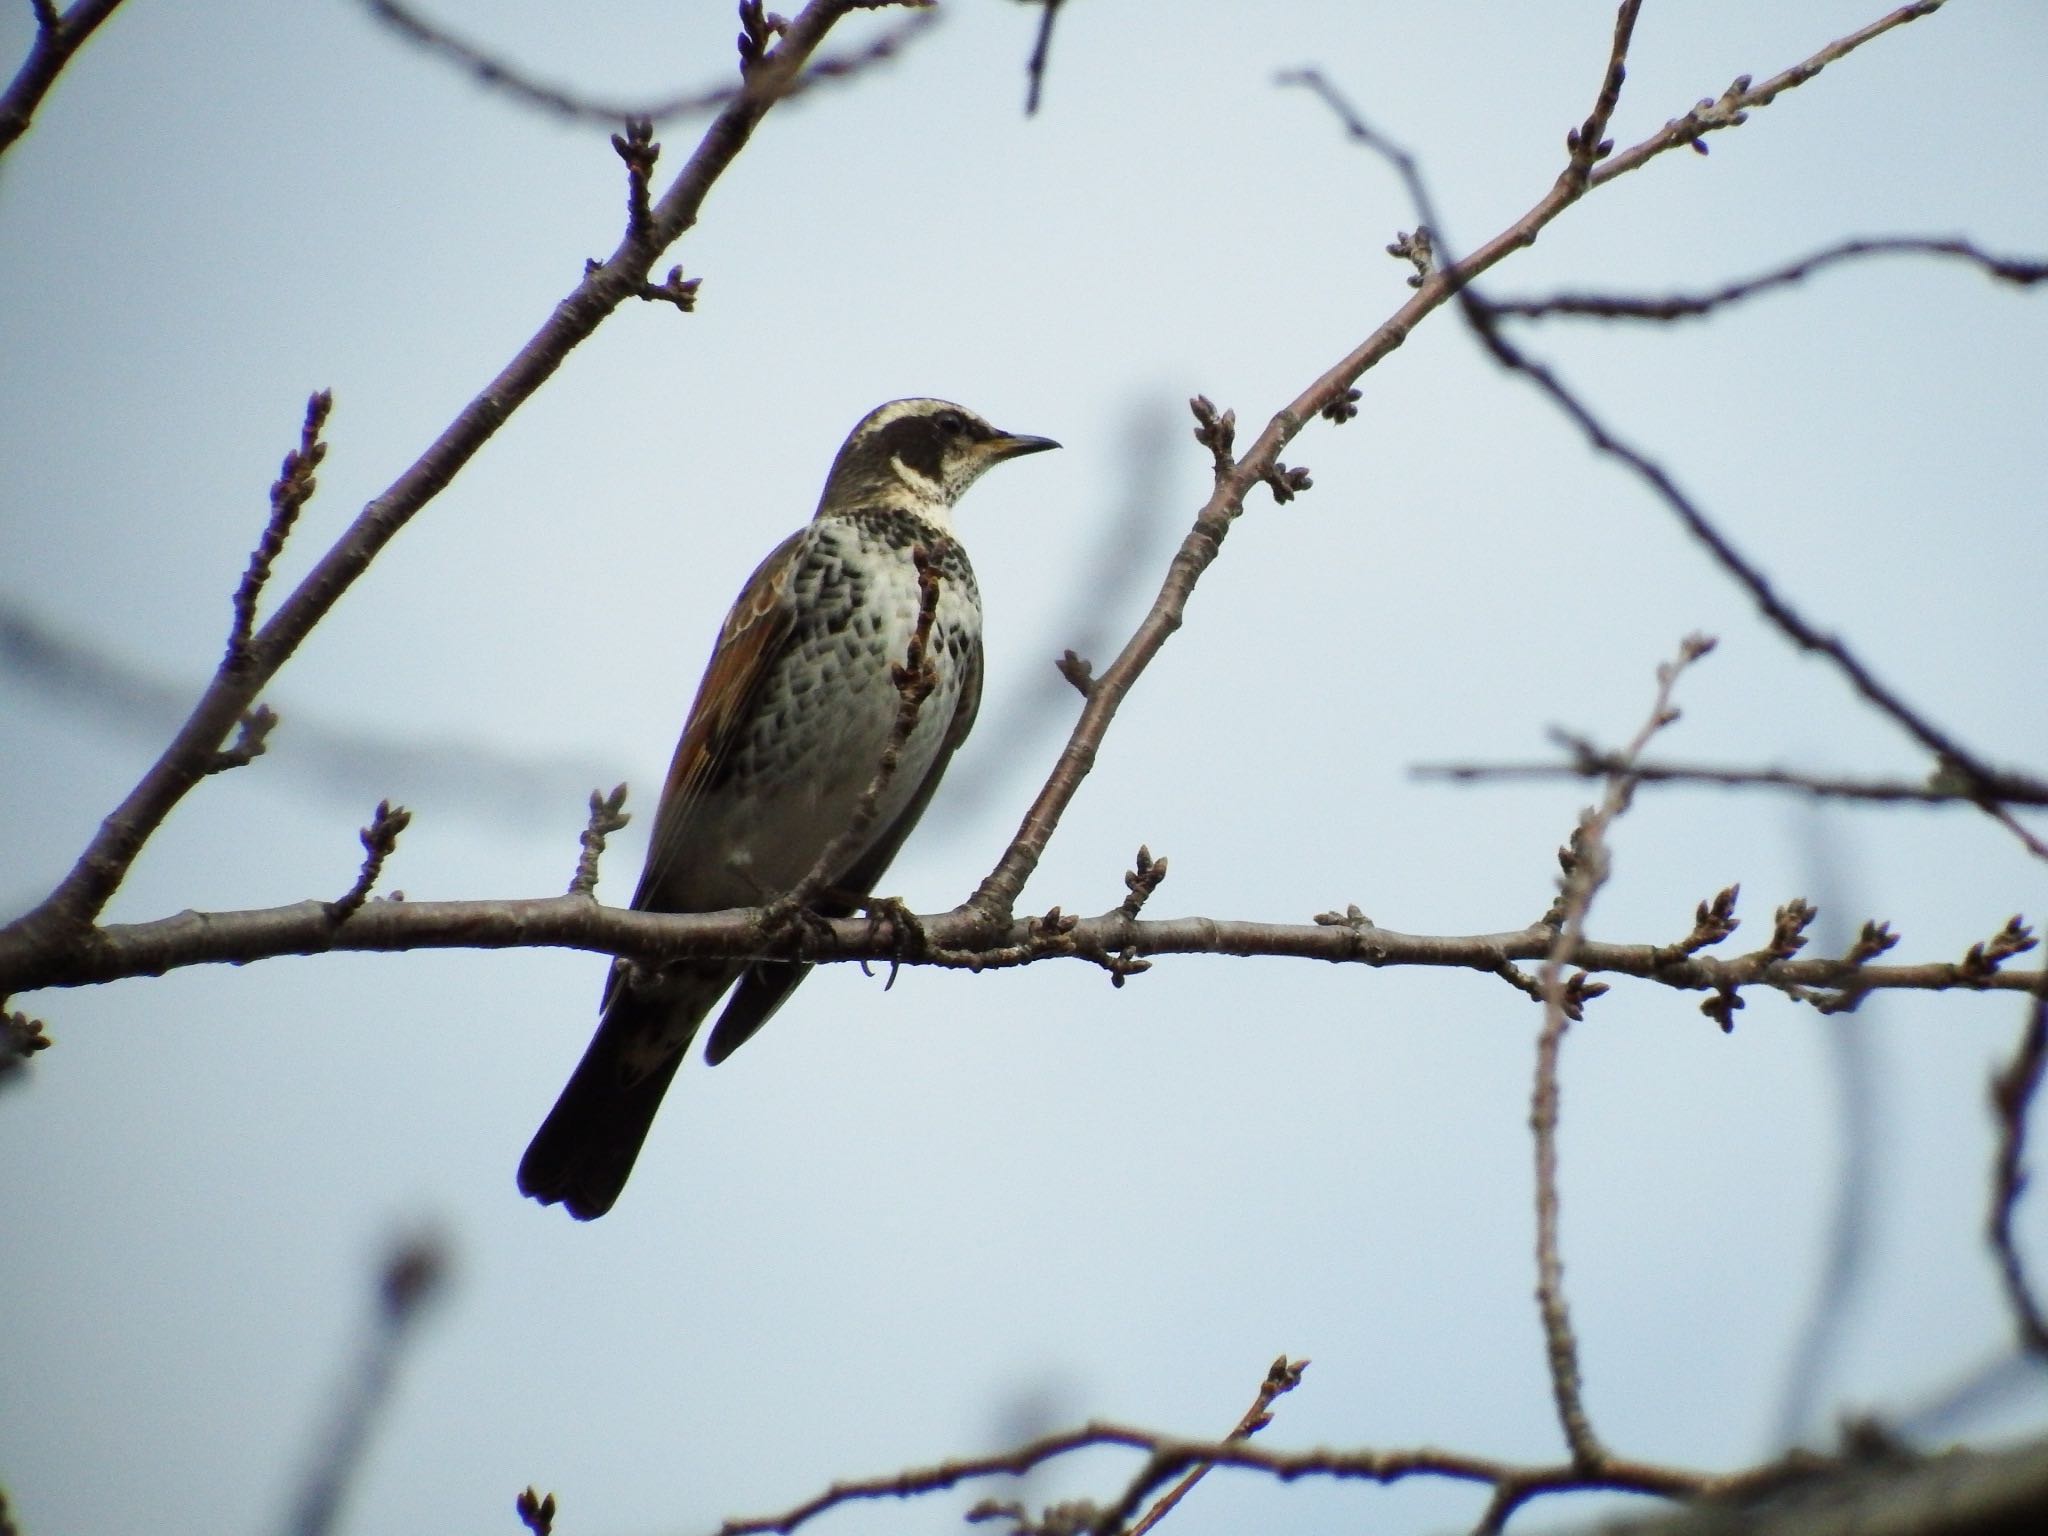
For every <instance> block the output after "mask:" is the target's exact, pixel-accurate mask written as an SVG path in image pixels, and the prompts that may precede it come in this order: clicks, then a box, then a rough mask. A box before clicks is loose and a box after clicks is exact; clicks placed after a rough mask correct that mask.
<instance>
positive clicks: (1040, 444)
mask: <svg viewBox="0 0 2048 1536" xmlns="http://www.w3.org/2000/svg"><path fill="white" fill-rule="evenodd" d="M1057 447H1059V444H1058V443H1056V442H1054V441H1053V440H1052V439H1051V438H1049V437H1026V436H1024V435H1023V434H1021V433H1016V432H1004V433H1001V434H999V435H998V436H995V437H992V438H990V439H989V440H988V442H987V443H985V444H984V445H983V446H982V452H983V453H985V454H987V455H988V461H989V463H991V464H1000V463H1002V462H1003V460H1005V459H1014V458H1016V457H1017V456H1018V455H1019V454H1025V453H1043V452H1045V450H1046V449H1048V448H1057Z"/></svg>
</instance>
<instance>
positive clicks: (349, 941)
mask: <svg viewBox="0 0 2048 1536" xmlns="http://www.w3.org/2000/svg"><path fill="white" fill-rule="evenodd" d="M327 908H328V904H327V903H326V902H324V901H320V900H309V901H300V902H294V903H291V904H289V905H285V906H278V907H262V908H256V909H252V910H248V911H239V912H236V911H207V912H199V911H185V912H179V913H177V914H175V915H173V916H170V917H162V918H156V919H153V920H150V921H146V922H139V923H106V924H103V925H101V926H99V927H96V928H94V929H93V930H92V937H91V941H90V942H89V943H82V944H71V945H61V946H53V945H50V944H48V943H45V942H41V941H39V940H38V939H37V937H36V936H35V935H34V934H33V933H31V932H27V931H24V930H20V929H15V930H0V996H7V995H10V994H12V993H16V992H25V991H29V990H32V989H35V988H40V987H82V986H95V985H98V984H100V983H102V982H108V981H121V980H124V979H126V978H129V977H134V976H156V975H161V974H162V973H164V972H165V971H170V970H176V969H181V968H183V967H186V966H193V965H218V964H225V965H248V964H252V963H254V962H256V961H259V960H271V959H278V958H280V957H283V956H287V955H317V954H327V953H330V952H333V951H352V952H356V953H363V954H372V953H375V954H395V953H400V952H403V951H407V950H416V949H417V950H436V949H478V950H493V949H532V948H560V949H576V950H586V951H589V952H591V953H593V954H605V955H622V956H626V957H628V958H631V959H636V960H642V961H645V962H647V963H650V964H655V965H664V964H670V963H673V962H675V961H679V960H706V959H764V958H771V959H791V958H797V956H796V954H795V951H794V949H793V948H792V947H791V944H790V943H789V942H788V941H786V940H784V939H782V938H775V937H769V936H764V935H763V933H762V931H761V927H760V924H759V923H758V922H757V921H756V919H755V914H754V913H753V911H752V910H750V909H741V910H737V911H732V912H702V913H695V912H693V913H674V912H634V911H630V910H628V909H625V908H622V907H606V906H600V905H597V904H595V903H593V902H592V901H591V900H590V899H589V898H588V897H584V896H540V897H532V898H527V899H520V900H507V899H492V898H484V899H478V900H470V901H405V902H385V901H378V902H371V903H369V904H368V905H367V906H365V907H363V908H362V909H361V910H360V911H358V912H357V913H356V914H355V915H354V917H353V918H351V919H350V921H349V922H348V924H347V925H346V926H345V927H343V928H341V929H339V930H337V929H335V928H334V927H333V925H332V924H331V923H330V922H329V921H328V918H327ZM917 922H918V924H919V926H921V927H922V928H923V930H924V932H925V936H926V938H927V940H928V941H929V945H930V947H929V949H928V950H926V949H920V950H919V951H917V952H916V953H911V954H898V952H897V951H898V949H899V948H900V945H899V944H898V943H897V941H896V940H895V939H894V938H893V936H892V935H890V934H889V933H888V932H887V931H886V930H880V931H878V930H877V928H876V925H875V924H873V923H871V922H869V921H868V920H866V919H865V918H856V917H847V918H821V919H819V920H818V921H816V922H815V923H810V924H807V925H806V927H805V931H804V933H803V935H802V949H803V953H802V957H801V958H803V959H805V960H815V961H818V962H820V963H832V962H844V963H855V962H858V961H861V960H868V961H876V960H889V959H892V958H897V959H901V960H902V962H903V963H904V964H906V965H931V966H938V967H941V968H944V969H957V970H974V971H982V970H1001V969H1008V968H1013V967H1017V966H1025V965H1036V964H1040V963H1042V962H1045V961H1057V960H1066V961H1072V960H1078V961H1082V962H1084V963H1087V964H1090V965H1100V964H1102V962H1103V958H1104V957H1105V956H1109V955H1114V954H1117V953H1119V952H1121V951H1122V950H1123V949H1124V948H1125V947H1126V946H1130V947H1132V948H1133V949H1134V950H1135V951H1136V952H1139V953H1143V954H1145V955H1149V956H1152V957H1154V958H1155V959H1163V958H1165V957H1167V956H1172V955H1230V956H1235V957H1238V958H1252V957H1261V958H1266V959H1284V960H1320V961H1324V962H1326V963H1330V964H1338V965H1364V966H1370V967H1372V968H1374V969H1385V968H1390V967H1400V966H1409V967H1414V966H1421V967H1428V968H1432V969H1437V970H1469V971H1474V972H1477V973H1479V974H1481V975H1486V976H1495V975H1498V974H1499V973H1500V967H1501V965H1502V964H1503V963H1504V962H1507V963H1516V962H1519V963H1523V964H1528V963H1532V962H1540V961H1542V960H1544V959H1545V958H1546V957H1548V955H1549V954H1550V952H1551V950H1552V948H1553V947H1554V946H1555V944H1556V942H1557V930H1556V928H1555V927H1554V926H1552V925H1547V924H1543V923H1532V924H1530V925H1529V926H1528V927H1526V928H1519V929H1514V930H1511V931H1508V932H1502V933H1472V934H1417V933H1402V932H1399V931H1397V930H1395V929H1392V928H1381V927H1376V926H1373V925H1370V924H1359V925H1354V924H1353V923H1352V922H1351V921H1350V920H1349V919H1348V917H1347V916H1346V915H1345V914H1343V913H1340V912H1327V913H1324V914H1322V915H1321V917H1319V918H1318V920H1317V921H1315V922H1312V923H1272V922H1259V921H1254V920H1251V919H1247V918H1237V917H1210V916H1201V915H1190V916H1184V917H1171V918H1147V919H1143V920H1140V921H1137V922H1133V921H1131V920H1130V919H1129V918H1127V917H1125V916H1124V914H1123V912H1122V911H1121V910H1119V909H1115V908H1112V909H1111V910H1110V911H1108V912H1106V913H1103V914H1101V915H1099V916H1096V917H1088V918H1076V917H1068V916H1065V915H1062V917H1061V919H1060V922H1059V923H1058V924H1057V925H1054V926H1048V925H1047V924H1046V923H1045V920H1044V919H1043V918H1040V917H1037V916H1029V917H1019V918H1014V919H1011V920H1010V921H1008V922H1006V923H1004V924H1002V925H999V926H997V927H994V928H990V927H989V926H988V925H987V924H986V923H985V921H984V920H983V919H982V918H981V917H980V916H979V914H977V913H975V912H973V911H971V910H967V909H956V910H954V911H952V912H941V913H936V914H930V915H925V916H920V917H918V918H917ZM1574 964H1575V966H1576V967H1577V969H1579V970H1581V971H1585V972H1588V973H1590V974H1593V975H1601V976H1629V977H1634V978H1636V979H1638V980H1642V981H1648V982H1652V983H1655V984H1656V985H1658V986H1662V987H1668V988H1671V989H1672V990H1675V991H1681V992H1707V993H1714V992H1719V991H1723V990H1728V989H1742V988H1749V987H1768V988H1772V989H1775V990H1778V991H1781V992H1784V993H1785V994H1787V995H1788V996H1800V995H1801V994H1802V993H1810V992H1815V991H1820V990H1837V991H1842V992H1845V993H1848V994H1851V995H1853V996H1863V995H1867V994H1869V993H1874V992H1948V991H1972V992H2031V991H2033V990H2034V989H2035V988H2036V987H2038V986H2040V985H2041V984H2042V983H2043V980H2044V973H2043V972H2041V971H2039V970H2026V971H2019V970H2013V969H2011V968H2009V967H2001V968H1997V969H1994V970H1991V971H1989V972H1984V971H1982V970H1979V969H1973V968H1971V967H1968V966H1966V965H1964V964H1963V963H1961V962H1958V961H1955V960H1925V961H1918V962H1914V963H1911V964H1892V965H1883V964H1875V963H1872V961H1871V960H1870V959H1869V957H1867V956H1865V957H1861V958H1858V957H1856V956H1853V955H1851V956H1840V957H1833V958H1830V957H1827V956H1804V955H1802V956H1801V957H1799V958H1797V959H1792V960H1785V959H1779V958H1775V957H1773V956H1771V955H1770V954H1768V953H1767V952H1766V951H1764V950H1758V951H1755V952H1753V953H1750V954H1743V955H1733V956H1723V955H1714V954H1696V955H1691V956H1674V954H1673V952H1672V947H1671V946H1670V945H1669V944H1667V943H1662V942H1641V943H1616V942H1603V941H1598V940H1592V939H1588V940H1587V941H1586V942H1585V943H1584V944H1582V945H1581V946H1580V947H1579V950H1578V953H1577V956H1576V958H1575V961H1574Z"/></svg>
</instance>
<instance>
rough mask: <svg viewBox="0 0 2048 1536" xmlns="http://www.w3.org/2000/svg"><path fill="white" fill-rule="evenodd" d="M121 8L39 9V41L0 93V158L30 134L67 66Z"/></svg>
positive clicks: (95, 0) (108, 3) (103, 0)
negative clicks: (96, 31) (51, 88)
mask: <svg viewBox="0 0 2048 1536" xmlns="http://www.w3.org/2000/svg"><path fill="white" fill-rule="evenodd" d="M120 4H121V0H78V3H77V4H76V5H74V6H72V7H71V9H70V10H68V11H59V10H58V9H57V8H56V6H55V4H53V3H41V4H38V5H37V6H36V40H35V41H34V42H33V43H31V44H30V45H29V50H28V57H27V58H25V59H23V60H22V61H21V68H20V69H18V70H16V71H15V73H14V78H13V80H11V81H9V82H8V86H7V89H6V90H5V91H0V155H4V154H6V153H7V151H8V150H9V149H11V148H13V147H14V144H15V141H16V140H18V139H19V138H20V137H21V136H22V135H23V134H24V133H27V132H28V125H29V123H30V122H31V121H32V120H33V119H34V117H35V115H36V108H37V107H40V106H41V105H42V104H43V98H44V97H45V96H47V95H49V94H50V87H51V86H53V85H55V84H56V83H57V77H58V76H59V75H61V74H62V73H63V72H64V66H65V65H67V64H69V63H70V62H71V61H72V59H73V58H75V57H76V56H77V54H78V50H79V49H80V48H82V47H84V46H85V40H86V39H87V38H89V37H91V36H92V34H93V32H94V31H95V30H96V29H97V28H98V27H99V25H100V23H101V22H103V21H105V20H106V19H107V18H108V17H109V16H111V15H113V14H114V11H115V9H116V8H117V7H118V6H119V5H120Z"/></svg>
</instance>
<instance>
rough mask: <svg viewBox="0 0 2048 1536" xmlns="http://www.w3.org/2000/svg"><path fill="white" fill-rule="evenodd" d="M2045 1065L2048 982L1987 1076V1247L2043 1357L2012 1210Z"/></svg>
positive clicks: (2030, 1341) (2046, 1342) (2021, 1184)
mask: <svg viewBox="0 0 2048 1536" xmlns="http://www.w3.org/2000/svg"><path fill="white" fill-rule="evenodd" d="M2044 1070H2048V987H2044V988H2043V989H2042V990H2041V991H2040V992H2039V993H2037V994H2036V995H2035V997H2034V1003H2033V1008H2032V1009H2031V1011H2030V1012H2029V1013H2028V1015H2027V1028H2026V1033H2025V1034H2023V1035H2022V1036H2021V1037H2020V1043H2019V1047H2018V1049H2016V1050H2015V1051H2014V1052H2013V1058H2012V1060H2011V1061H2010V1062H2009V1063H2008V1064H2007V1065H2006V1068H2005V1070H2004V1071H2002V1072H2000V1073H1999V1074H1998V1075H1997V1076H1996V1077H1994V1078H1992V1080H1991V1107H1992V1110H1993V1112H1994V1113H1995V1114H1996V1115H1997V1117H1998V1157H1997V1159H1996V1161H1995V1162H1994V1163H1993V1173H1992V1180H1991V1220H1990V1223H1989V1227H1990V1236H1991V1250H1992V1252H1993V1253H1995V1254H1996V1255H1997V1256H1998V1274H1999V1278H2000V1279H2001V1280H2003V1281H2004V1283H2005V1296H2006V1301H2007V1302H2008V1303H2009V1304H2010V1306H2011V1307H2012V1312H2013V1319H2014V1321H2015V1323H2016V1324H2017V1325H2018V1328H2019V1335H2020V1343H2021V1344H2022V1345H2023V1346H2024V1347H2025V1348H2026V1349H2027V1350H2028V1351H2030V1352H2031V1353H2033V1354H2035V1355H2037V1356H2041V1357H2044V1358H2048V1317H2044V1316H2043V1315H2042V1311H2041V1304H2040V1302H2039V1301H2037V1300H2036V1299H2035V1297H2034V1290H2033V1287H2032V1285H2031V1284H2029V1282H2028V1280H2027V1271H2026V1266H2025V1264H2024V1263H2023V1262H2022V1261H2021V1259H2020V1250H2019V1244H2018V1243H2017V1242H2016V1241H2015V1240H2014V1238H2013V1231H2012V1222H2013V1213H2014V1211H2015V1210H2016V1209H2017V1207H2018V1205H2019V1201H2020V1196H2021V1194H2023V1193H2024V1192H2025V1190H2026V1187H2027V1170H2026V1151H2027V1114H2028V1111H2029V1110H2031V1109H2032V1108H2033V1105H2034V1096H2035V1094H2036V1093H2038V1092H2039V1091H2040V1087H2041V1077H2042V1074H2043V1071H2044Z"/></svg>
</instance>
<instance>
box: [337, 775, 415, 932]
mask: <svg viewBox="0 0 2048 1536" xmlns="http://www.w3.org/2000/svg"><path fill="white" fill-rule="evenodd" d="M411 825H412V812H411V811H408V810H407V809H406V808H405V807H404V806H402V805H393V804H392V803H391V802H390V801H389V800H379V801H378V802H377V814H376V815H375V816H373V817H371V818H370V824H369V825H368V826H367V827H364V828H363V829H362V831H361V832H360V833H359V834H357V835H358V836H360V837H361V838H362V840H363V867H362V869H361V870H360V871H359V872H358V873H357V875H356V883H355V884H354V885H352V886H350V887H349V888H348V890H347V891H346V892H344V893H343V894H342V897H341V899H340V900H339V901H330V902H328V903H327V921H328V922H330V923H332V924H334V925H335V926H336V927H339V926H340V925H341V924H343V923H345V922H347V921H348V920H349V919H350V918H351V917H353V916H355V914H356V913H357V912H359V911H360V910H362V905H363V903H364V902H366V901H368V900H369V899H370V892H371V891H372V890H374V889H375V888H376V885H377V877H378V876H379V875H380V874H382V873H383V872H384V861H385V860H386V859H388V858H390V857H391V855H392V854H393V853H394V852H395V851H396V850H397V848H398V834H399V833H401V832H403V831H404V830H405V829H406V828H407V827H409V826H411Z"/></svg>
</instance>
